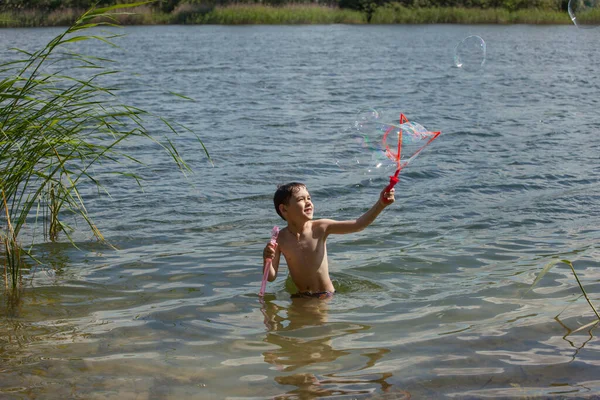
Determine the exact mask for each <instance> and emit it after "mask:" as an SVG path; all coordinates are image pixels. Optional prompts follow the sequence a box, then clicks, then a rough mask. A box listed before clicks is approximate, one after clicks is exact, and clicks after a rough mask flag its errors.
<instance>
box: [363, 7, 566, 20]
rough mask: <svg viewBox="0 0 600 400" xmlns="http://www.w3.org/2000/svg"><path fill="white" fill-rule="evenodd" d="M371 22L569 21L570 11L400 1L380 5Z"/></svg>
mask: <svg viewBox="0 0 600 400" xmlns="http://www.w3.org/2000/svg"><path fill="white" fill-rule="evenodd" d="M371 23H372V24H570V23H571V21H570V19H569V16H568V14H567V13H561V12H559V11H551V10H539V9H522V10H517V11H509V10H506V9H502V8H488V9H481V8H462V7H440V8H409V7H404V6H402V5H400V4H398V3H389V4H386V5H385V6H382V7H379V8H377V9H376V10H375V12H374V13H373V16H372V18H371Z"/></svg>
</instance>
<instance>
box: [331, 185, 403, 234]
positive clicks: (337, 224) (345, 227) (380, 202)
mask: <svg viewBox="0 0 600 400" xmlns="http://www.w3.org/2000/svg"><path fill="white" fill-rule="evenodd" d="M394 200H395V199H394V189H392V190H391V191H390V192H388V193H385V189H384V191H382V192H381V194H380V195H379V199H377V202H376V203H375V204H374V205H373V207H371V208H370V209H369V211H367V212H366V213H364V214H363V215H361V216H360V217H359V218H358V219H355V220H353V221H334V220H321V221H322V223H323V224H324V228H325V234H326V235H329V234H334V235H343V234H346V233H354V232H360V231H362V230H363V229H365V228H366V227H367V226H369V225H371V223H372V222H373V221H375V219H376V218H377V216H378V215H379V214H380V213H381V212H382V211H383V209H384V208H386V207H387V206H389V205H390V204H392V203H393V202H394ZM321 221H319V222H321Z"/></svg>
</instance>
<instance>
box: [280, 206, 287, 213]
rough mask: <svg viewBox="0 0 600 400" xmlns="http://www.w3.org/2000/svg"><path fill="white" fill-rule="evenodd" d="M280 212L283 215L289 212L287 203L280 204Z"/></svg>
mask: <svg viewBox="0 0 600 400" xmlns="http://www.w3.org/2000/svg"><path fill="white" fill-rule="evenodd" d="M279 212H280V213H281V215H285V213H286V212H287V210H286V209H285V204H280V205H279Z"/></svg>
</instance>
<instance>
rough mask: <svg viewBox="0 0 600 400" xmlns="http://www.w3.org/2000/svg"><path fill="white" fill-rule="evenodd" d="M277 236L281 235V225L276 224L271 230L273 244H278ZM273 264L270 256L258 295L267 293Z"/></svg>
mask: <svg viewBox="0 0 600 400" xmlns="http://www.w3.org/2000/svg"><path fill="white" fill-rule="evenodd" d="M277 236H279V227H278V226H274V227H273V230H272V231H271V240H270V243H271V244H272V245H273V246H275V244H277ZM271 264H272V260H271V259H270V258H267V261H266V263H265V271H264V272H263V278H262V282H261V284H260V292H258V295H259V296H260V297H263V296H264V295H265V289H266V288H267V278H268V277H269V271H270V270H271Z"/></svg>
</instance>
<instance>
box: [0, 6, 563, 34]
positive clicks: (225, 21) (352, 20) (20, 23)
mask: <svg viewBox="0 0 600 400" xmlns="http://www.w3.org/2000/svg"><path fill="white" fill-rule="evenodd" d="M83 12H84V10H79V9H71V8H67V9H61V10H57V11H53V12H50V13H48V12H43V11H36V10H25V11H19V12H15V11H9V12H2V13H0V27H5V28H12V27H42V26H68V25H70V24H71V23H73V21H75V19H76V18H77V17H78V16H79V15H81V14H82V13H83ZM116 20H117V21H118V23H119V24H121V25H160V24H190V25H192V24H198V25H200V24H202V25H204V24H217V25H247V24H262V25H269V24H270V25H299V24H570V23H571V20H570V18H569V15H568V14H567V13H566V12H559V11H551V10H542V9H535V8H530V9H522V10H517V11H509V10H507V9H503V8H491V9H480V8H461V7H438V8H407V7H403V6H401V5H399V4H397V3H390V4H386V5H384V6H381V7H377V8H374V9H373V10H372V11H371V12H369V13H367V12H361V11H354V10H349V9H343V8H337V7H327V6H319V5H293V4H290V5H284V6H279V7H275V6H266V5H259V4H254V5H247V4H233V5H227V6H216V7H208V6H202V5H190V4H184V5H182V6H180V7H177V8H176V9H174V10H173V11H172V12H170V13H164V12H158V11H156V10H155V9H153V8H151V7H149V6H140V7H136V8H133V9H130V10H128V11H127V12H126V13H121V14H119V15H117V16H116Z"/></svg>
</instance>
